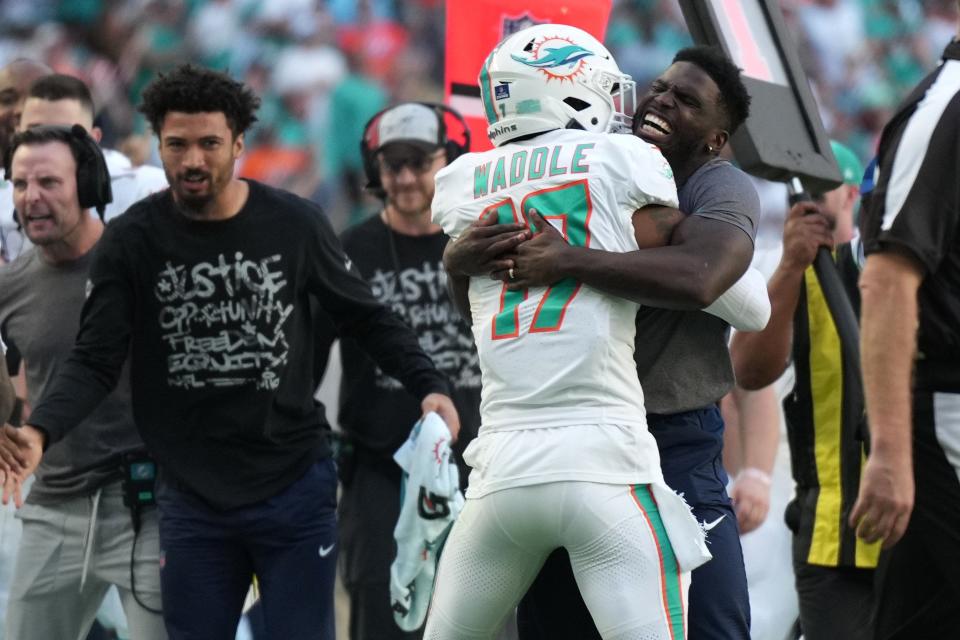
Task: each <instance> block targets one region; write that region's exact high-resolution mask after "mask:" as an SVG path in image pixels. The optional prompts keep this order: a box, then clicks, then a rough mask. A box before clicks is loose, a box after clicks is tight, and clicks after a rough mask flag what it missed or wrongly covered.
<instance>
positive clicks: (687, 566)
mask: <svg viewBox="0 0 960 640" xmlns="http://www.w3.org/2000/svg"><path fill="white" fill-rule="evenodd" d="M651 486H652V487H653V497H654V499H655V500H656V501H657V509H658V510H659V511H660V518H661V519H662V520H663V527H664V528H665V529H666V530H667V537H668V538H670V546H671V547H673V553H674V555H675V556H676V557H677V564H679V565H680V571H683V572H687V571H693V570H694V569H696V568H697V567H699V566H700V565H702V564H704V563H705V562H707V561H708V560H710V559H711V558H713V556H712V555H711V554H710V551H709V549H707V545H706V533H707V532H706V530H705V529H706V527H705V526H704V525H701V524H700V523H699V522H697V519H696V518H695V517H693V514H692V513H691V512H690V507H689V506H688V505H687V502H686V500H684V499H683V496H681V495H679V494H677V493H676V492H674V490H673V489H671V488H670V487H668V486H667V485H666V484H664V483H663V482H652V483H651Z"/></svg>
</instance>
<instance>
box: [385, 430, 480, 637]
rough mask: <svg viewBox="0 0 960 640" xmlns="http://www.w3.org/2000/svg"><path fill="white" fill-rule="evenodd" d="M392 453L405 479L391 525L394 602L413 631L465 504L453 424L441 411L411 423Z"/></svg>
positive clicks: (396, 611)
mask: <svg viewBox="0 0 960 640" xmlns="http://www.w3.org/2000/svg"><path fill="white" fill-rule="evenodd" d="M393 459H394V460H396V461H397V464H399V465H400V467H401V468H402V469H403V484H402V489H401V492H400V518H399V519H398V520H397V526H396V528H395V529H394V530H393V537H394V538H395V539H396V541H397V558H396V560H394V561H393V565H392V566H391V567H390V604H391V606H392V607H393V617H394V620H396V622H397V625H398V626H399V627H400V628H401V629H403V630H404V631H414V630H416V629H419V628H420V627H421V626H422V625H423V622H424V619H425V618H426V617H427V606H428V605H429V604H430V596H431V594H432V593H433V578H434V576H435V574H436V571H437V559H438V556H439V553H438V552H439V550H440V547H441V546H442V544H443V541H444V540H445V539H446V535H447V533H448V532H449V530H450V527H451V525H452V524H453V521H454V520H455V519H456V518H457V515H458V514H459V513H460V510H461V509H462V508H463V494H462V493H461V492H460V474H459V472H458V470H457V465H456V464H455V463H454V461H453V460H452V459H451V450H450V430H449V429H448V428H447V425H446V424H445V423H444V422H443V420H442V419H441V418H440V416H438V415H437V414H435V413H428V414H427V415H426V416H425V417H424V418H423V419H422V420H421V421H419V422H418V423H417V424H415V425H414V426H413V430H412V431H411V432H410V437H409V438H407V441H406V442H405V443H403V446H401V447H400V448H399V449H398V450H397V452H396V453H395V454H394V455H393Z"/></svg>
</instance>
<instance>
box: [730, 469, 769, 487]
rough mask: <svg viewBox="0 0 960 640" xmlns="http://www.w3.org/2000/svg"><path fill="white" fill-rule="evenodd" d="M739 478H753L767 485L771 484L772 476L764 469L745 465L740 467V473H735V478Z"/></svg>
mask: <svg viewBox="0 0 960 640" xmlns="http://www.w3.org/2000/svg"><path fill="white" fill-rule="evenodd" d="M740 478H753V479H754V480H757V481H759V482H762V483H763V484H765V485H767V486H768V487H769V486H770V485H772V484H773V478H771V477H770V474H769V473H767V472H766V471H764V470H763V469H757V468H756V467H747V468H745V469H741V470H740V473H738V474H737V480H739V479H740Z"/></svg>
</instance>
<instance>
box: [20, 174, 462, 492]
mask: <svg viewBox="0 0 960 640" xmlns="http://www.w3.org/2000/svg"><path fill="white" fill-rule="evenodd" d="M248 184H249V197H248V198H247V202H246V203H245V204H244V206H243V207H242V208H241V210H240V211H239V212H238V213H237V214H236V215H235V216H233V217H232V218H229V219H227V220H222V221H214V222H199V221H194V220H190V219H188V218H187V217H185V216H183V215H182V214H180V213H179V212H178V211H177V210H176V205H175V204H174V202H173V200H172V196H171V194H170V192H169V190H167V191H163V192H160V193H158V194H155V195H153V196H150V197H148V198H146V199H144V200H142V201H140V202H139V203H137V204H136V205H134V206H133V207H131V208H130V209H129V210H128V211H127V213H126V214H125V215H123V216H121V217H120V218H118V219H116V220H115V221H112V222H111V223H110V225H108V227H107V230H106V231H105V232H104V235H103V238H102V239H101V240H100V243H99V245H98V247H97V250H96V254H95V257H94V261H93V264H92V266H91V270H90V278H91V283H92V288H91V291H90V295H89V297H88V299H87V302H86V304H85V305H84V309H83V315H82V318H81V328H80V332H79V334H78V336H77V342H76V344H75V346H74V349H73V351H72V353H71V355H70V357H69V358H68V359H67V361H66V362H65V364H64V366H63V369H62V370H61V371H60V373H59V375H58V377H57V379H56V380H55V381H54V383H53V384H52V385H51V389H49V390H48V392H47V393H45V394H44V396H43V398H41V400H40V401H39V402H38V406H37V407H36V408H35V409H34V413H33V414H32V416H31V420H30V422H31V423H32V424H35V425H36V426H39V427H41V428H42V429H44V430H45V431H46V432H47V433H48V435H49V436H50V438H51V439H52V440H57V439H59V438H60V437H62V436H63V434H64V433H65V432H66V431H67V430H69V429H71V428H72V427H73V426H75V425H76V423H77V422H79V420H80V419H82V418H83V417H84V416H85V415H86V414H87V413H88V412H89V411H90V410H92V408H93V407H94V406H96V404H97V403H98V402H99V401H100V400H101V399H102V397H103V396H104V395H105V394H106V393H107V391H108V390H109V389H110V388H112V386H113V385H114V384H115V383H116V378H117V375H118V374H119V371H120V364H121V363H122V361H123V357H124V356H125V355H126V353H127V347H128V344H129V346H130V348H131V387H132V391H133V410H134V419H135V421H136V424H137V428H138V429H139V431H140V433H141V436H142V437H143V440H144V443H145V444H146V445H147V448H148V449H149V450H150V451H151V452H152V453H153V455H154V456H155V457H156V458H157V459H158V461H159V462H160V463H161V465H162V466H163V467H164V471H165V473H168V474H169V475H170V476H172V477H173V478H174V479H175V480H176V481H178V482H179V484H181V485H184V486H185V487H186V488H188V489H190V490H192V491H194V492H196V493H197V494H199V495H200V496H201V497H203V498H204V499H205V500H207V501H208V502H209V503H210V504H212V505H214V506H216V507H218V508H233V507H239V506H244V505H248V504H253V503H255V502H259V501H261V500H264V499H266V498H269V497H271V496H273V495H276V494H277V493H279V491H281V490H282V489H283V488H284V487H286V486H287V485H289V484H290V483H291V482H293V481H294V480H296V479H297V478H298V477H300V475H302V474H303V473H304V472H305V470H306V469H307V468H308V467H309V466H310V465H311V464H312V463H313V462H315V461H316V460H317V459H318V457H321V456H322V455H324V453H325V451H326V440H325V436H324V431H323V429H322V425H323V421H324V418H323V417H322V408H321V410H320V411H318V409H317V407H316V405H315V404H314V401H313V391H314V361H313V354H314V329H313V327H314V317H313V315H314V314H313V313H312V312H311V305H310V299H311V298H313V299H315V300H316V301H317V302H319V306H320V307H321V308H322V309H323V311H324V312H325V313H326V314H328V315H329V316H330V317H331V318H332V319H333V321H334V323H335V324H336V325H337V330H338V332H339V333H341V334H343V335H351V336H353V337H355V338H356V339H357V340H358V341H359V342H360V343H361V344H362V345H363V347H364V349H366V350H367V351H368V352H369V353H370V354H371V355H372V356H373V357H374V359H375V360H376V361H377V362H378V363H379V364H380V366H381V367H383V368H384V369H385V370H388V371H390V372H391V373H392V374H393V375H395V376H396V377H397V378H398V379H400V380H403V382H404V384H405V385H406V386H407V388H408V390H409V391H410V392H411V393H412V394H413V395H414V396H416V397H422V396H423V395H426V394H427V393H430V392H432V391H441V392H447V389H448V386H447V383H446V380H445V379H444V378H443V376H442V375H441V374H440V373H439V372H437V371H436V369H435V368H434V367H433V365H432V363H431V362H430V360H429V358H427V357H426V355H424V353H423V351H422V350H421V349H420V348H419V346H418V344H417V340H416V337H415V336H414V335H413V334H412V333H411V332H410V330H409V329H408V328H407V327H406V326H405V325H404V324H403V322H402V321H401V320H400V319H399V318H397V317H396V315H394V314H393V313H391V312H390V311H389V310H388V309H386V308H385V307H383V306H382V305H381V304H379V303H378V302H377V301H376V299H375V298H374V297H373V296H372V295H371V292H370V287H369V286H368V285H367V283H366V282H364V281H363V280H362V279H361V278H360V277H359V276H358V275H357V274H356V272H355V271H351V270H350V269H349V266H348V260H347V258H346V255H345V254H344V253H343V250H342V248H341V247H340V244H339V242H338V240H337V238H336V236H335V235H334V232H333V229H332V228H331V227H330V224H329V222H327V220H326V218H325V216H324V215H323V213H322V211H320V209H319V208H318V207H317V206H316V205H314V204H312V203H310V202H308V201H306V200H303V199H301V198H298V197H297V196H294V195H293V194H290V193H287V192H284V191H281V190H278V189H274V188H271V187H268V186H266V185H262V184H260V183H257V182H254V181H248Z"/></svg>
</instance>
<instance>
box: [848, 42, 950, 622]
mask: <svg viewBox="0 0 960 640" xmlns="http://www.w3.org/2000/svg"><path fill="white" fill-rule="evenodd" d="M958 166H960V35H958V36H957V37H956V38H954V40H953V41H952V42H951V43H950V44H949V45H948V46H947V48H946V50H945V51H944V54H943V63H942V64H941V65H940V66H939V67H938V68H937V69H936V70H935V71H934V72H932V73H931V74H930V75H929V76H927V77H926V78H925V79H924V80H923V81H922V82H921V83H920V84H919V85H918V86H917V88H916V89H914V91H913V92H912V93H911V94H910V96H909V97H908V98H907V99H906V101H905V102H904V103H903V105H902V106H901V107H900V108H899V110H898V111H897V113H896V114H895V115H894V117H893V119H892V120H891V121H890V122H889V123H888V124H887V126H886V127H885V128H884V131H883V135H882V137H881V139H880V148H879V155H878V168H877V172H878V173H875V174H874V175H875V176H876V177H877V179H876V187H875V188H874V189H873V191H872V192H871V193H870V194H869V195H868V196H867V199H866V200H865V202H864V212H863V216H862V219H861V223H860V224H861V233H862V236H863V244H864V248H865V251H866V255H867V258H866V264H865V266H864V270H863V274H862V276H861V278H860V291H861V295H862V300H863V302H862V311H861V345H862V347H861V357H862V362H863V378H864V388H865V393H866V404H867V415H868V416H869V423H870V434H871V438H872V445H871V452H870V455H869V458H868V460H867V464H866V467H865V469H864V474H863V478H862V480H861V484H860V494H859V497H858V499H857V503H856V504H855V505H854V508H853V511H852V512H851V514H850V522H851V525H852V526H856V527H857V533H858V535H860V536H861V537H862V538H864V539H865V540H867V541H875V540H883V546H884V549H885V551H884V552H883V553H882V554H881V558H880V565H879V566H878V570H877V571H878V575H877V583H876V588H877V598H876V611H877V617H876V638H882V639H888V638H889V639H892V638H911V639H912V638H948V637H949V638H955V637H957V635H956V634H957V633H958V632H957V629H958V628H960V177H958ZM911 422H912V429H911ZM911 452H912V456H911Z"/></svg>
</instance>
